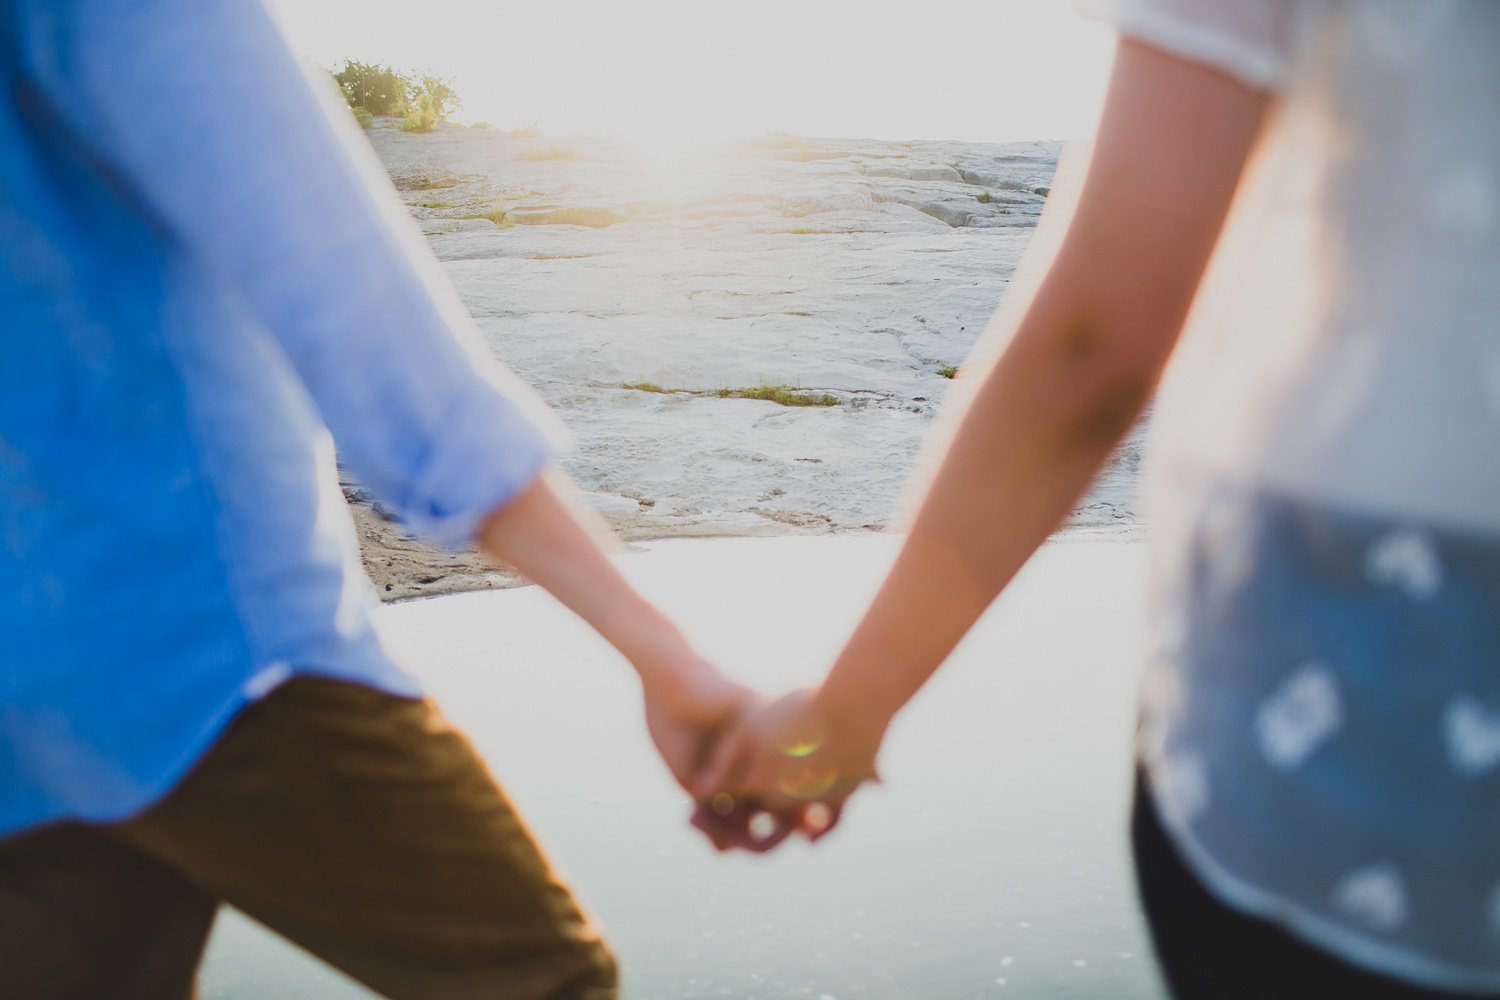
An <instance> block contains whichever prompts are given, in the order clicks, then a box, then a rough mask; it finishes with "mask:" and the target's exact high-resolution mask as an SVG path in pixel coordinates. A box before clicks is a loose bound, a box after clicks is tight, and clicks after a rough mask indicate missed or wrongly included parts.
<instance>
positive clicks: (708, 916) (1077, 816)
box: [203, 536, 1164, 1000]
mask: <svg viewBox="0 0 1500 1000" xmlns="http://www.w3.org/2000/svg"><path fill="white" fill-rule="evenodd" d="M892 544H893V543H892V542H891V540H890V539H888V538H882V537H875V536H840V537H824V538H771V539H742V540H717V541H683V542H667V543H659V544H655V545H652V546H650V547H649V548H648V549H647V550H645V551H641V552H635V553H630V554H627V555H624V556H622V557H621V560H622V565H623V566H625V567H626V569H627V572H629V573H631V575H632V576H633V577H634V578H635V579H636V580H637V581H638V582H639V584H640V585H641V586H642V587H643V588H645V589H646V590H647V592H648V593H650V594H652V595H653V596H654V597H655V598H656V599H657V600H658V601H659V602H660V603H661V604H663V605H664V606H665V607H667V609H668V610H669V611H671V612H672V613H673V614H675V615H677V616H678V617H679V618H680V620H682V621H683V623H684V624H685V626H686V627H687V629H688V631H689V632H690V634H691V635H692V636H693V638H694V641H695V642H697V643H698V644H699V646H700V647H701V648H702V649H704V650H705V651H706V652H708V653H709V654H710V655H712V656H715V657H717V658H718V659H719V660H720V661H721V662H722V663H724V664H725V666H726V667H727V668H728V669H731V670H733V671H734V672H735V673H737V674H738V675H740V676H742V677H744V678H747V679H749V680H751V681H752V682H754V683H756V684H758V685H759V686H762V687H763V688H765V689H767V690H779V689H781V688H783V687H785V686H787V685H790V684H794V683H799V682H805V681H807V680H810V679H812V678H813V677H815V676H816V675H817V674H818V673H819V672H820V671H821V670H822V669H823V666H824V665H825V664H826V662H827V661H828V659H829V657H830V656H831V655H832V653H833V651H834V650H836V648H837V646H838V644H839V641H840V640H841V639H842V637H843V636H844V635H845V634H846V633H847V631H848V629H849V628H850V627H852V624H853V621H854V619H855V617H856V616H857V614H858V612H859V609H860V607H861V606H862V603H863V602H864V601H865V600H867V599H868V596H869V594H870V592H871V590H872V589H873V587H874V586H875V584H876V583H877V582H878V579H879V574H880V572H881V570H882V569H883V567H884V565H885V564H886V563H887V562H888V560H889V558H890V556H891V553H892V551H893V549H892ZM1144 562H1145V559H1144V548H1143V546H1141V545H1140V544H1136V543H1126V542H1110V541H1091V542H1079V541H1073V542H1067V541H1065V542H1060V543H1055V544H1052V545H1050V546H1048V547H1047V548H1046V549H1044V550H1043V552H1042V553H1041V554H1040V555H1039V556H1038V557H1037V558H1036V559H1035V560H1033V562H1032V564H1031V565H1030V566H1029V567H1028V568H1027V570H1026V571H1025V573H1024V574H1023V575H1022V577H1021V578H1020V579H1019V580H1018V581H1017V583H1016V585H1015V586H1013V587H1012V588H1011V590H1010V591H1009V592H1007V594H1006V595H1005V596H1004V597H1003V598H1002V599H1001V601H1000V602H999V603H998V604H997V605H996V607H995V608H993V609H992V610H991V612H990V614H989V615H988V616H987V617H986V619H985V620H984V622H983V623H982V624H981V626H980V628H979V629H977V630H976V632H975V633H974V634H973V635H971V636H970V638H969V640H968V641H966V643H965V644H964V646H963V647H961V648H960V650H959V651H958V652H957V653H956V654H955V656H954V658H953V659H952V661H950V663H949V664H948V665H947V666H946V667H945V668H944V670H943V671H942V672H941V673H940V674H939V675H938V677H937V679H936V680H935V681H934V682H933V683H932V684H931V685H930V686H929V688H928V689H927V690H926V691H924V692H923V694H922V695H921V696H920V697H919V698H918V699H917V701H915V702H914V703H913V704H912V705H911V706H910V707H909V708H908V710H907V711H906V712H905V713H903V715H902V717H901V718H900V719H899V720H898V723H897V725H896V727H895V729H893V731H892V734H891V737H890V739H889V742H888V744H887V747H886V750H885V753H884V756H883V759H882V767H883V771H884V775H885V779H886V780H885V784H884V786H883V787H881V788H878V789H872V790H867V791H865V792H864V793H862V795H861V796H859V797H858V798H857V799H856V800H855V801H854V802H852V803H851V805H850V808H849V809H848V812H847V814H846V816H845V821H844V824H843V825H842V826H841V827H840V829H839V830H837V831H836V832H835V833H834V834H833V835H831V836H830V837H829V838H828V839H827V840H825V841H824V842H822V843H821V844H819V845H818V846H817V847H816V848H812V847H809V846H807V845H805V844H801V843H796V844H789V845H787V846H786V847H784V848H783V849H782V850H781V851H780V852H778V853H777V854H775V855H773V856H770V857H747V856H740V855H736V856H729V857H724V856H718V855H715V854H714V852H713V851H712V850H711V849H709V848H708V847H707V845H706V844H705V843H703V842H701V841H700V839H699V838H698V835H697V834H696V833H694V832H693V831H692V830H691V829H689V828H688V827H687V826H686V824H685V817H686V815H687V813H688V804H687V802H686V800H685V798H684V796H683V795H682V793H681V792H680V791H678V790H677V789H676V786H675V785H673V784H672V783H671V780H670V778H669V777H668V776H667V774H666V771H665V769H664V768H663V767H662V766H661V765H660V763H659V762H658V761H657V760H656V759H655V757H654V755H653V752H652V750H651V748H650V745H649V742H648V740H647V737H646V734H645V729H644V726H643V725H642V723H641V721H640V716H639V711H638V705H639V696H638V694H637V693H636V691H635V687H634V683H633V681H632V679H631V678H630V676H629V675H628V673H627V668H626V667H625V666H624V664H623V663H622V662H621V661H619V660H618V659H617V658H616V657H615V655H614V654H613V653H612V652H611V651H609V650H608V648H607V647H605V646H603V644H602V643H601V642H600V641H599V640H598V639H597V638H595V637H594V636H593V635H592V633H590V632H588V631H587V629H586V628H584V627H582V626H581V625H580V623H579V622H578V621H577V619H574V618H573V617H572V616H571V615H569V614H568V613H567V612H565V611H562V610H561V609H560V608H558V607H557V606H556V605H555V604H554V603H552V602H551V601H550V599H549V598H547V597H546V596H545V595H544V594H541V593H539V592H537V591H536V590H535V589H534V588H527V589H525V590H518V591H507V592H491V593H483V594H470V595H462V596H459V597H448V598H439V599H436V600H431V601H423V602H415V603H410V604H403V605H398V606H395V607H393V608H390V609H388V618H387V621H386V623H385V627H386V629H387V631H388V633H389V636H390V641H391V643H392V644H393V645H394V646H395V647H396V648H397V649H398V650H405V651H407V659H408V662H409V663H410V664H411V666H412V668H413V669H414V670H416V671H418V672H419V673H420V674H421V675H422V676H423V677H424V678H425V679H426V681H427V683H428V684H429V686H430V688H431V690H433V691H434V692H435V693H436V694H437V695H438V697H439V699H440V700H441V701H442V702H443V704H444V707H445V710H446V711H447V712H448V714H449V715H450V716H451V717H453V718H454V719H455V721H457V722H458V723H459V724H460V725H462V726H463V727H464V728H466V729H467V730H468V731H469V732H470V734H471V735H472V736H473V737H474V739H475V742H476V744H477V745H478V746H479V747H480V749H481V751H482V752H483V753H484V754H485V756H486V758H487V759H488V760H489V761H490V763H491V766H492V767H493V768H494V770H495V772H496V774H497V775H498V776H499V778H500V780H501V781H502V783H504V784H505V786H506V788H507V790H508V791H509V792H510V793H511V795H512V797H513V798H514V799H515V800H516V802H517V803H518V805H519V806H520V807H521V809H522V810H523V812H524V813H525V814H526V816H527V818H528V820H529V822H530V823H531V824H532V826H533V828H534V829H535V830H536V832H537V834H538V836H539V837H540V839H541V840H542V841H543V843H544V844H545V845H546V846H547V848H548V850H549V851H550V853H551V855H552V857H553V858H554V860H555V861H556V862H557V864H558V865H559V866H560V867H561V868H562V869H563V871H564V872H565V873H566V874H567V876H568V877H569V880H570V881H571V883H572V884H573V886H574V887H575V889H576V890H577V891H578V893H579V895H580V896H581V897H582V898H583V899H584V901H585V904H586V905H587V906H588V907H589V909H590V910H591V911H592V912H593V913H594V914H596V915H597V916H598V917H599V919H600V920H601V921H602V922H603V923H604V925H605V927H606V928H607V930H608V933H609V936H610V938H611V940H612V941H613V942H614V944H615V946H616V949H617V950H618V952H619V954H620V956H621V959H622V961H623V965H624V970H625V976H626V995H627V996H628V997H631V998H633V1000H652V998H678V997H684V998H686V997H732V998H736V1000H758V998H779V997H813V998H817V1000H827V998H830V997H832V998H835V1000H851V998H869V1000H886V998H892V1000H894V998H903V1000H905V998H919V997H943V998H969V997H974V998H987V997H994V998H1003V997H1007V996H1018V997H1039V998H1059V1000H1060V998H1067V997H1110V998H1120V1000H1136V998H1139V1000H1146V998H1159V997H1163V996H1164V993H1163V992H1162V990H1161V987H1160V985H1159V983H1158V980H1157V976H1156V971H1155V968H1154V966H1153V964H1152V961H1151V958H1150V955H1149V947H1148V945H1147V942H1146V940H1145V936H1144V930H1143V927H1142V925H1141V920H1140V916H1139V913H1138V909H1137V906H1136V903H1135V898H1134V892H1133V888H1132V885H1131V881H1130V873H1129V866H1128V857H1127V844H1126V840H1125V833H1124V824H1125V812H1126V807H1127V802H1128V792H1129V779H1130V758H1129V743H1130V733H1131V728H1132V719H1133V706H1134V683H1135V677H1136V670H1137V664H1138V661H1139V658H1140V649H1141V643H1142V635H1141V620H1142V614H1143V611H1142V584H1143V578H1144ZM203 986H204V995H205V997H206V998H225V1000H229V998H233V1000H240V998H245V1000H249V998H251V997H255V998H260V997H264V996H268V995H290V996H298V997H307V998H319V1000H323V998H328V1000H332V998H349V997H365V996H370V995H371V994H368V993H367V992H365V991H363V990H362V989H360V988H359V987H358V986H356V985H354V984H352V983H350V982H349V981H348V980H346V979H344V978H343V977H341V976H339V975H338V974H337V973H335V972H333V971H332V970H330V969H328V968H327V967H326V966H322V965H321V964H320V963H318V962H316V961H315V960H313V959H310V958H307V957H306V956H303V955H301V954H299V953H297V952H296V951H294V950H293V949H291V948H290V947H288V946H286V945H284V944H282V943H281V942H280V941H279V940H278V939H276V938H274V937H273V936H271V935H269V934H267V933H266V932H264V931H262V930H260V929H259V928H258V927H257V926H256V925H254V924H253V923H251V922H250V921H248V920H245V919H244V918H242V917H239V916H238V915H235V914H226V916H225V918H224V919H223V920H222V921H221V924H220V927H219V930H218V932H217V933H216V935H215V938H214V941H213V943H212V946H211V948H210V954H209V958H208V961H207V963H206V966H205V972H204V982H203Z"/></svg>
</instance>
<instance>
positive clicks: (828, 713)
mask: <svg viewBox="0 0 1500 1000" xmlns="http://www.w3.org/2000/svg"><path fill="white" fill-rule="evenodd" d="M839 681H840V678H838V677H837V676H836V675H830V677H829V678H827V679H826V680H824V682H823V683H822V684H821V685H820V686H819V687H818V688H816V689H815V690H814V691H813V695H812V702H813V710H814V712H815V713H816V714H817V716H818V717H819V718H820V719H822V720H823V721H824V723H825V724H826V725H827V727H828V733H827V737H826V738H827V739H828V741H829V742H836V743H838V744H839V745H841V746H843V747H846V748H852V749H858V750H860V751H862V752H866V753H868V754H869V755H870V757H871V758H873V757H874V755H875V752H876V751H877V750H878V749H879V748H880V743H881V741H882V740H883V739H884V738H885V731H886V729H887V728H888V727H889V726H890V723H891V719H892V718H894V717H895V714H896V711H897V710H898V709H899V708H900V705H899V704H897V705H891V706H886V705H883V704H881V702H880V700H878V699H876V698H874V697H871V695H872V694H873V692H871V691H870V690H869V689H868V688H865V689H854V690H850V689H848V688H846V687H845V685H843V684H841V683H840V682H839Z"/></svg>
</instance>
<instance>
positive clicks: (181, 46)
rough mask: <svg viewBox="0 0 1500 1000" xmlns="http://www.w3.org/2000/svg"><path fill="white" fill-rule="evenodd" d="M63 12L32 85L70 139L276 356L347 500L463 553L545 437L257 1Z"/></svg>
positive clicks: (352, 136) (538, 417) (538, 410)
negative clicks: (209, 277)
mask: <svg viewBox="0 0 1500 1000" xmlns="http://www.w3.org/2000/svg"><path fill="white" fill-rule="evenodd" d="M70 10H71V13H72V16H71V17H69V18H67V19H66V23H65V24H63V25H62V27H61V28H60V29H59V37H58V38H57V39H56V40H55V43H54V44H53V45H52V46H51V47H50V48H48V47H41V48H40V49H39V50H40V51H47V52H51V53H53V54H54V56H55V64H54V65H50V66H48V65H43V66H38V67H36V71H37V72H38V73H39V74H40V75H42V76H43V77H44V78H50V79H49V83H50V86H49V89H52V90H55V91H56V92H59V93H62V94H63V95H65V98H66V99H65V100H63V102H62V112H63V113H64V114H66V115H68V116H69V117H71V119H72V120H71V122H70V124H71V126H72V127H73V128H75V129H77V130H79V131H80V134H83V135H86V136H89V137H90V141H91V142H92V143H93V144H94V145H95V146H96V148H98V149H100V150H101V151H102V155H103V156H104V157H105V158H106V159H107V160H108V161H109V163H110V164H111V165H113V166H114V167H116V168H117V169H118V171H119V172H120V174H121V177H122V179H123V181H124V182H125V183H126V184H128V185H129V186H131V187H132V188H134V189H135V190H136V191H137V193H138V195H139V196H140V197H141V198H142V199H143V200H144V201H146V202H147V203H148V205H149V207H150V209H151V210H152V211H153V212H154V213H155V214H157V215H158V216H159V217H160V219H161V220H162V221H163V223H164V224H165V225H166V226H167V227H169V228H170V230H171V231H172V232H173V234H174V235H175V236H176V237H177V238H178V239H180V240H181V241H182V242H183V244H185V246H186V247H187V248H188V250H189V251H190V252H191V253H193V254H194V255H195V256H196V257H198V258H200V259H201V260H202V261H204V262H205V263H206V266H208V267H210V268H211V269H213V270H214V271H215V272H217V273H218V274H219V275H220V276H221V277H222V279H223V280H224V281H225V283H226V284H227V285H228V286H231V287H232V288H234V289H235V290H237V292H238V294H240V295H242V296H243V298H244V299H245V301H246V302H247V304H248V306H249V308H250V309H251V310H252V311H253V312H254V313H255V314H256V315H257V316H258V317H259V318H260V320H261V321H262V322H263V323H264V324H265V326H266V327H267V328H268V329H269V330H270V331H271V332H272V333H273V334H274V336H275V337H276V339H277V340H279V342H280V343H281V345H282V348H283V349H284V351H285V353H286V354H287V356H288V357H289V358H290V360H291V362H292V364H293V365H294V366H295V368H296V370H297V372H298V373H299V375H300V376H301V378H302V380H303V381H304V382H305V384H306V385H307V388H308V390H309V391H310V393H311V395H312V398H313V399H314V401H315V402H316V404H317V406H318V408H319V410H320V412H321V415H322V418H323V420H324V422H325V423H326V424H327V425H328V427H329V429H330V430H331V431H332V433H333V436H334V440H335V441H336V443H337V445H338V449H339V454H340V457H341V459H342V461H343V462H344V463H345V465H347V466H348V467H349V469H350V470H351V471H352V472H353V473H354V474H355V475H356V476H357V477H358V478H359V479H360V481H361V483H362V485H364V486H365V487H367V488H368V489H369V490H370V491H371V492H372V493H373V494H374V495H375V496H377V497H378V498H380V499H381V500H382V501H383V502H385V503H387V504H390V505H391V506H394V507H395V508H397V509H398V510H400V511H401V512H402V514H403V515H404V517H405V519H406V521H407V523H408V524H409V525H410V526H411V527H412V528H413V529H414V530H416V531H418V532H421V533H423V534H425V535H427V536H428V537H431V538H434V539H435V540H437V541H440V542H444V543H449V544H452V543H457V542H462V541H464V540H467V539H468V538H470V537H472V535H473V533H474V531H475V530H476V528H477V526H478V524H479V522H480V520H481V519H482V518H483V517H484V515H485V514H486V513H488V512H489V511H491V510H493V509H495V508H496V507H498V506H501V505H503V504H505V503H506V502H507V501H509V500H510V499H511V498H512V497H514V496H515V495H516V494H517V493H519V492H520V491H521V490H522V489H524V488H525V487H526V485H528V484H529V483H530V482H531V481H532V480H533V479H534V477H535V476H536V475H537V473H538V472H539V471H540V470H541V468H542V467H543V465H545V464H546V462H547V461H548V460H549V459H550V458H551V457H552V456H553V454H554V452H555V450H556V448H557V446H558V444H559V443H560V442H561V440H562V434H561V430H560V425H559V424H558V423H557V422H556V420H555V418H554V417H552V415H551V414H550V413H548V412H547V411H546V408H545V407H544V406H543V405H542V404H541V402H540V400H538V399H537V398H536V397H535V394H534V393H533V392H531V390H530V389H529V388H528V387H526V386H525V385H524V384H523V383H521V382H520V380H519V379H517V378H516V377H515V376H514V375H512V374H511V373H510V372H508V371H507V370H505V369H504V368H503V367H502V366H500V365H499V364H498V363H497V362H495V361H494V360H493V359H491V358H489V357H488V356H487V354H486V352H485V351H484V350H483V349H482V347H481V346H480V342H479V336H478V331H477V329H475V328H474V325H473V321H472V320H471V319H470V317H469V316H468V313H467V312H466V310H465V309H464V308H463V306H462V304H461V303H460V302H459V301H458V299H457V296H456V294H455V293H454V291H453V289H452V287H451V285H450V284H449V282H448V281H447V278H446V276H445V275H444V274H443V273H442V270H441V268H440V267H439V265H438V264H437V261H436V259H435V258H434V257H433V255H432V253H431V251H430V250H429V249H428V248H427V246H426V244H425V241H423V240H422V238H421V235H420V233H419V232H418V231H417V229H416V227H415V225H414V223H413V222H412V221H411V219H410V217H409V216H408V215H407V214H406V212H405V209H404V206H403V205H402V204H401V202H400V200H399V198H398V197H397V195H396V193H395V191H394V189H393V188H392V187H391V185H390V182H389V180H388V179H387V178H386V176H385V174H384V172H383V171H382V170H381V169H380V166H379V164H378V162H377V161H376V160H375V158H374V155H373V153H372V152H371V151H370V149H369V146H368V144H367V143H366V142H365V141H364V139H363V137H362V136H361V135H360V134H359V132H358V129H357V127H356V126H355V124H354V122H353V119H352V117H351V116H349V115H348V114H347V112H346V111H345V110H344V109H343V108H342V107H340V106H338V105H337V104H335V103H334V98H335V96H336V95H335V92H334V90H333V88H332V87H331V85H330V86H328V87H323V86H322V84H321V83H319V82H317V81H315V80H312V79H309V77H308V76H307V75H306V74H305V73H304V72H303V70H302V68H301V66H300V65H299V64H298V62H297V60H296V59H295V58H294V57H293V56H292V54H291V53H290V51H289V49H288V48H287V46H286V43H285V41H284V40H283V38H282V35H281V33H280V31H279V30H278V28H277V26H276V25H275V23H274V21H273V20H272V19H271V17H270V16H269V14H268V13H267V12H266V10H265V8H264V7H263V6H262V5H261V4H260V3H258V2H256V0H78V2H76V3H74V4H72V5H70ZM54 23H61V22H54ZM322 91H326V93H323V92H322ZM205 335H212V334H211V332H210V331H205Z"/></svg>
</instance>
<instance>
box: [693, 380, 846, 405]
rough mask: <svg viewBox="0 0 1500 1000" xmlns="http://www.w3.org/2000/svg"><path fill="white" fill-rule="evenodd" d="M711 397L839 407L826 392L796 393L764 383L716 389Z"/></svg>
mask: <svg viewBox="0 0 1500 1000" xmlns="http://www.w3.org/2000/svg"><path fill="white" fill-rule="evenodd" d="M712 395H714V396H718V397H719V398H720V399H763V400H766V401H767V402H770V403H780V404H781V405H782V406H838V405H839V401H838V400H837V399H835V398H834V397H833V396H830V395H829V394H828V393H826V392H821V393H820V392H798V391H797V390H796V389H793V388H792V387H791V386H789V385H767V384H766V383H764V382H762V383H761V384H760V385H758V386H756V387H755V388H753V389H716V390H715V391H714V392H713V393H712Z"/></svg>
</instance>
